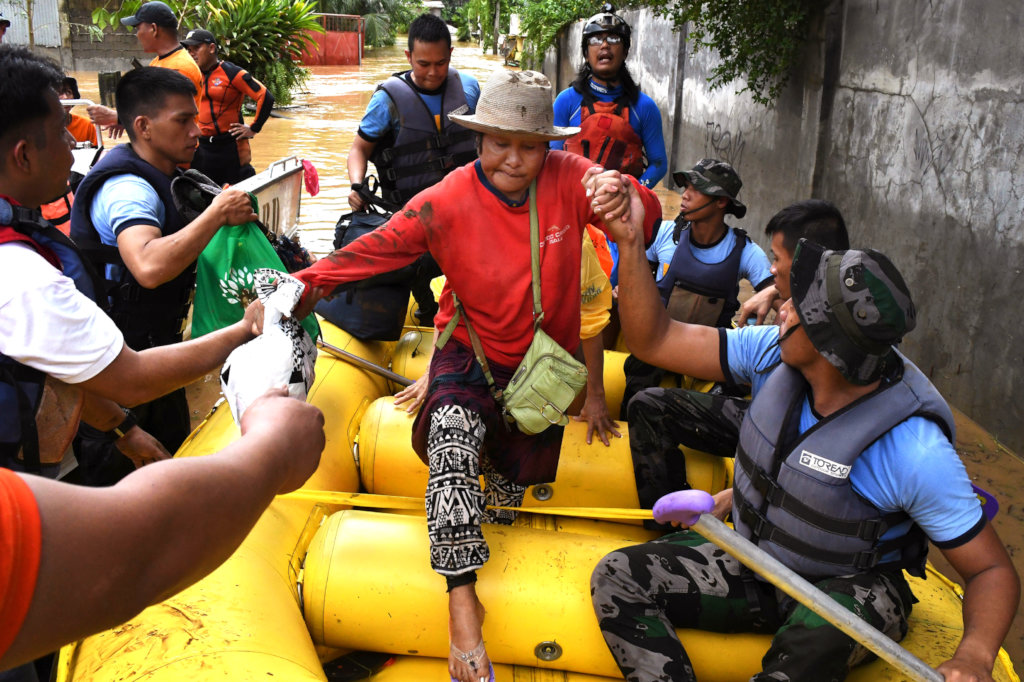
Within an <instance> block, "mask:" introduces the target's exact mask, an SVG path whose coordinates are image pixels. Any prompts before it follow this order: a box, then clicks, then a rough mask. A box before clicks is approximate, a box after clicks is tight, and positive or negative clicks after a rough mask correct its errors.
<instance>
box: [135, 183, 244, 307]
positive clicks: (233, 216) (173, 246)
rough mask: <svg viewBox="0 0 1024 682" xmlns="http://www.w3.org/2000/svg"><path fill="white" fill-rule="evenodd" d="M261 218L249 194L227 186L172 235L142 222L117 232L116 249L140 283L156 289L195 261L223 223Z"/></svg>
mask: <svg viewBox="0 0 1024 682" xmlns="http://www.w3.org/2000/svg"><path fill="white" fill-rule="evenodd" d="M258 217H259V216H257V215H256V214H255V213H253V211H252V203H251V202H250V200H249V195H248V194H246V193H245V192H242V191H241V190H237V189H226V190H224V191H223V192H221V193H220V194H218V195H217V196H216V197H214V199H213V202H212V203H211V204H210V206H209V207H208V208H207V209H206V210H205V211H203V212H202V213H200V214H199V216H198V217H197V218H196V219H195V220H193V221H192V222H190V223H189V224H188V225H186V226H185V227H184V228H182V229H181V230H178V231H177V232H174V233H173V234H168V235H164V234H163V233H162V232H161V231H160V228H158V227H156V226H154V225H148V224H143V223H139V224H135V225H129V226H128V227H125V228H124V229H123V230H121V231H120V233H119V234H118V235H117V248H118V250H119V251H120V252H121V258H122V259H124V264H125V266H127V268H128V269H129V270H130V271H131V273H132V275H133V276H134V277H135V279H137V280H138V281H139V284H141V285H142V286H144V287H146V288H147V289H155V288H156V287H158V286H160V285H161V284H165V283H167V282H170V281H171V280H172V279H174V278H175V277H177V276H178V275H180V274H181V273H182V271H184V270H185V268H187V267H188V266H189V265H191V264H192V263H194V262H195V260H196V259H197V258H199V254H200V253H201V252H202V250H203V249H205V248H206V245H207V244H209V243H210V239H211V238H212V237H213V235H214V233H215V232H216V231H217V230H219V229H220V228H221V226H222V225H241V224H243V223H246V222H248V221H250V220H256V219H257V218H258Z"/></svg>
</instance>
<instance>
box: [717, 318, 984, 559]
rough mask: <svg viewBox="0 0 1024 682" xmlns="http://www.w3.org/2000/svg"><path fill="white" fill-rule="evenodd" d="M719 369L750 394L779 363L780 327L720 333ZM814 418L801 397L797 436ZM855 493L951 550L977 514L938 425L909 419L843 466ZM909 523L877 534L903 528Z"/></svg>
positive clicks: (974, 526)
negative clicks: (900, 514)
mask: <svg viewBox="0 0 1024 682" xmlns="http://www.w3.org/2000/svg"><path fill="white" fill-rule="evenodd" d="M725 339H726V360H725V364H726V366H723V367H722V371H723V372H724V373H725V375H726V377H727V378H731V379H732V380H733V381H735V382H737V383H743V384H750V385H751V388H752V393H753V395H754V397H755V399H756V397H757V393H758V391H759V390H760V389H761V387H762V386H764V382H765V381H766V380H767V378H768V375H769V374H770V372H769V371H765V370H766V369H767V368H769V367H772V366H773V365H775V364H776V363H778V362H780V361H781V355H780V351H779V346H778V341H779V327H776V326H774V325H771V326H757V327H741V328H739V329H727V330H725ZM818 421H819V419H818V417H817V416H815V414H814V412H813V410H812V409H811V403H810V400H809V399H805V400H804V404H803V408H802V409H801V412H800V433H804V432H805V431H807V430H808V429H810V428H811V427H812V426H814V425H815V424H817V423H818ZM850 483H851V485H852V486H853V489H854V491H855V492H856V493H857V494H859V495H861V496H862V497H863V498H864V499H866V500H867V501H868V502H870V503H871V504H873V505H874V506H875V507H877V508H878V509H880V510H882V511H883V512H894V511H899V510H903V511H906V513H907V514H909V515H910V517H911V518H912V519H913V520H914V521H915V522H916V523H917V525H919V526H920V527H921V529H922V530H923V531H924V532H925V534H926V535H927V536H928V538H929V539H930V540H931V541H932V542H934V543H935V544H936V545H937V546H938V547H940V548H950V547H957V546H959V545H961V544H963V543H964V542H966V541H967V540H970V539H971V538H972V537H974V535H975V534H976V532H977V530H978V529H979V527H980V523H981V520H982V517H983V512H982V510H981V503H980V502H979V501H978V498H977V496H975V494H974V491H973V490H972V489H971V480H970V478H969V477H968V476H967V470H966V469H965V468H964V465H963V462H961V461H960V457H959V455H957V454H956V450H954V449H953V446H952V444H951V443H950V442H949V441H948V440H947V439H946V435H945V434H944V433H943V431H942V429H941V428H940V427H939V425H938V424H936V423H935V422H933V421H932V420H930V419H926V418H925V417H911V418H910V419H907V420H906V421H904V422H902V423H900V424H897V425H896V426H894V427H893V428H892V429H890V430H889V432H888V433H886V434H885V435H883V436H882V437H881V438H879V439H878V440H876V441H875V442H874V443H872V444H871V445H870V446H868V447H867V449H865V450H864V452H863V453H862V454H861V455H860V457H858V458H857V460H856V462H854V464H853V467H852V468H851V470H850ZM909 523H910V522H909V521H908V522H907V523H906V524H903V525H901V526H895V527H893V528H891V529H889V531H888V532H887V533H886V534H885V536H883V539H889V538H891V537H898V536H900V535H902V534H903V533H904V532H906V527H907V526H908V525H909Z"/></svg>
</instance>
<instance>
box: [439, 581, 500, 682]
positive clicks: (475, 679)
mask: <svg viewBox="0 0 1024 682" xmlns="http://www.w3.org/2000/svg"><path fill="white" fill-rule="evenodd" d="M483 624H484V605H483V604H481V603H480V600H479V599H478V598H477V596H476V584H475V583H471V584H469V585H460V586H459V587H455V588H452V591H451V592H449V593H448V637H449V639H450V640H451V648H450V650H449V652H448V673H449V674H450V675H451V677H452V679H453V680H457V681H458V682H487V681H488V680H490V678H491V672H490V669H491V661H490V659H489V658H488V657H487V651H486V650H485V649H484V641H483Z"/></svg>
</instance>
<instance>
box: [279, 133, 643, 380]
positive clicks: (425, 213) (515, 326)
mask: <svg viewBox="0 0 1024 682" xmlns="http://www.w3.org/2000/svg"><path fill="white" fill-rule="evenodd" d="M592 165H593V164H592V162H591V161H589V160H587V159H585V158H583V157H581V156H577V155H574V154H568V153H565V152H561V151H551V152H549V153H548V156H547V158H546V159H545V161H544V166H543V167H542V168H541V172H540V175H539V176H538V177H537V205H538V217H539V222H540V230H541V235H542V238H541V242H540V269H541V302H542V305H543V308H544V322H543V324H542V327H543V329H544V331H545V332H547V333H548V335H550V336H551V337H552V338H553V339H554V340H555V341H557V342H558V343H559V344H560V345H561V346H562V347H563V348H565V349H567V350H569V351H573V350H575V348H576V346H577V345H578V344H579V339H580V255H581V250H582V242H583V230H584V229H585V226H586V224H587V223H592V224H594V225H598V226H599V227H603V223H602V222H601V220H600V218H598V217H597V215H595V214H594V212H593V210H592V209H591V199H590V198H589V197H587V196H586V191H585V190H584V188H583V185H582V184H581V183H580V180H581V179H582V178H583V175H584V173H585V172H586V170H587V168H589V167H591V166H592ZM631 180H632V179H631ZM633 184H634V188H635V189H636V190H637V191H638V192H639V193H640V196H641V198H642V200H643V203H644V208H645V209H646V215H645V217H644V236H645V240H644V241H645V242H650V238H651V235H652V231H653V228H654V226H655V225H657V224H658V223H659V221H660V220H661V205H660V203H659V201H658V198H657V196H656V195H655V194H654V193H653V192H652V191H651V190H649V189H647V188H646V187H643V186H641V185H639V184H638V183H636V182H635V181H633ZM529 229H530V209H529V203H528V202H527V204H524V205H523V206H509V205H508V203H507V202H506V201H504V200H503V199H502V198H500V197H499V196H498V195H496V194H495V192H494V191H492V189H490V188H489V187H488V186H487V185H485V184H484V181H483V174H482V172H481V171H479V170H478V164H477V162H473V163H470V164H467V165H465V166H463V167H462V168H459V169H457V170H455V171H453V172H452V173H450V174H449V175H448V176H446V177H445V178H444V180H442V181H441V182H439V183H438V184H436V185H434V186H433V187H430V188H428V189H426V190H424V191H422V192H420V193H419V194H417V195H416V196H415V197H413V198H412V199H411V200H410V201H409V203H408V204H407V205H406V207H405V209H403V210H402V211H400V212H399V213H396V214H395V215H394V216H393V217H392V218H391V220H389V221H388V222H387V224H385V225H383V226H381V227H380V228H378V229H377V230H375V231H373V232H371V233H370V234H367V235H364V236H363V237H361V238H360V239H358V240H356V241H355V242H353V243H352V244H349V245H348V246H347V247H345V248H344V249H342V250H339V251H335V252H334V253H333V254H331V255H330V256H328V257H327V258H324V259H321V260H320V261H319V262H317V263H316V264H315V265H313V266H312V267H310V268H307V269H306V270H303V271H301V272H299V273H297V274H296V276H297V277H299V278H300V279H302V280H303V281H304V282H306V283H307V284H309V285H311V286H330V287H333V286H336V285H338V284H342V283H345V282H351V281H356V280H360V279H364V278H366V277H369V276H371V275H375V274H378V273H381V272H389V271H391V270H395V269H398V268H400V267H402V266H404V265H408V264H409V263H411V262H413V261H414V260H415V259H416V258H417V257H418V256H419V255H420V254H422V253H423V252H425V251H429V252H430V253H431V255H432V256H433V257H434V259H435V260H436V261H437V263H438V265H440V266H441V270H442V271H443V272H444V274H445V275H446V277H447V280H448V281H447V284H446V285H445V288H444V290H443V291H442V293H441V300H440V302H439V304H440V310H439V311H438V313H437V314H436V315H435V316H434V322H435V324H436V325H437V327H438V329H444V328H445V326H446V325H447V324H448V321H449V320H450V319H451V317H452V314H453V312H454V306H453V305H452V296H451V293H452V290H454V291H455V292H456V293H457V294H458V296H459V299H460V300H461V301H462V305H463V309H464V310H465V311H466V314H467V315H468V317H469V319H470V323H471V324H472V325H473V328H474V330H476V333H477V334H478V335H479V337H480V340H481V341H482V343H483V346H484V352H485V354H486V355H487V357H488V358H489V359H490V360H493V361H495V362H498V363H501V364H504V365H508V366H513V367H514V366H515V365H517V364H518V363H519V361H520V360H521V359H522V357H523V355H524V354H525V352H526V349H527V348H528V347H529V345H530V342H531V341H532V339H533V293H532V289H531V281H532V275H531V268H530V236H529ZM454 336H455V338H456V339H458V340H459V341H460V342H462V343H464V344H466V345H467V346H468V345H469V344H470V341H469V334H468V332H467V331H466V328H465V324H464V323H463V322H461V321H460V323H459V325H458V327H457V329H456V330H455V333H454Z"/></svg>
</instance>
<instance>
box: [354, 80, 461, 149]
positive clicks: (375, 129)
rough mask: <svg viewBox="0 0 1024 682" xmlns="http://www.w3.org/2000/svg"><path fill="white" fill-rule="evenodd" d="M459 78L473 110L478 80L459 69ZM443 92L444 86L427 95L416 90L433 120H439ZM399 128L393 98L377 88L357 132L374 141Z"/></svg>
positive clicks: (396, 133)
mask: <svg viewBox="0 0 1024 682" xmlns="http://www.w3.org/2000/svg"><path fill="white" fill-rule="evenodd" d="M459 79H460V80H461V81H462V92H464V93H465V95H466V103H467V104H468V105H469V108H470V109H472V110H474V111H475V110H476V103H477V100H479V99H480V82H479V81H478V80H477V79H476V78H474V77H473V76H470V75H469V74H468V73H464V72H462V71H459ZM414 89H415V88H414ZM443 92H444V88H438V90H437V93H436V94H432V95H428V94H426V93H424V92H423V91H422V90H416V93H417V94H418V95H419V96H420V99H422V100H423V103H424V104H426V105H427V109H429V110H430V113H431V114H432V115H433V116H434V120H435V121H438V120H440V116H441V94H442V93H443ZM399 128H401V124H400V123H399V116H398V109H397V108H396V107H395V102H394V100H392V99H391V97H390V96H389V95H388V93H386V92H384V91H383V90H377V91H376V92H374V93H373V96H372V97H371V98H370V104H369V105H368V106H367V107H366V113H365V114H363V120H362V121H360V122H359V134H360V135H361V136H362V137H363V138H364V139H366V140H369V141H371V142H376V141H377V140H379V139H381V138H382V137H384V136H385V135H387V134H388V133H389V132H394V134H395V135H398V130H399Z"/></svg>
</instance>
